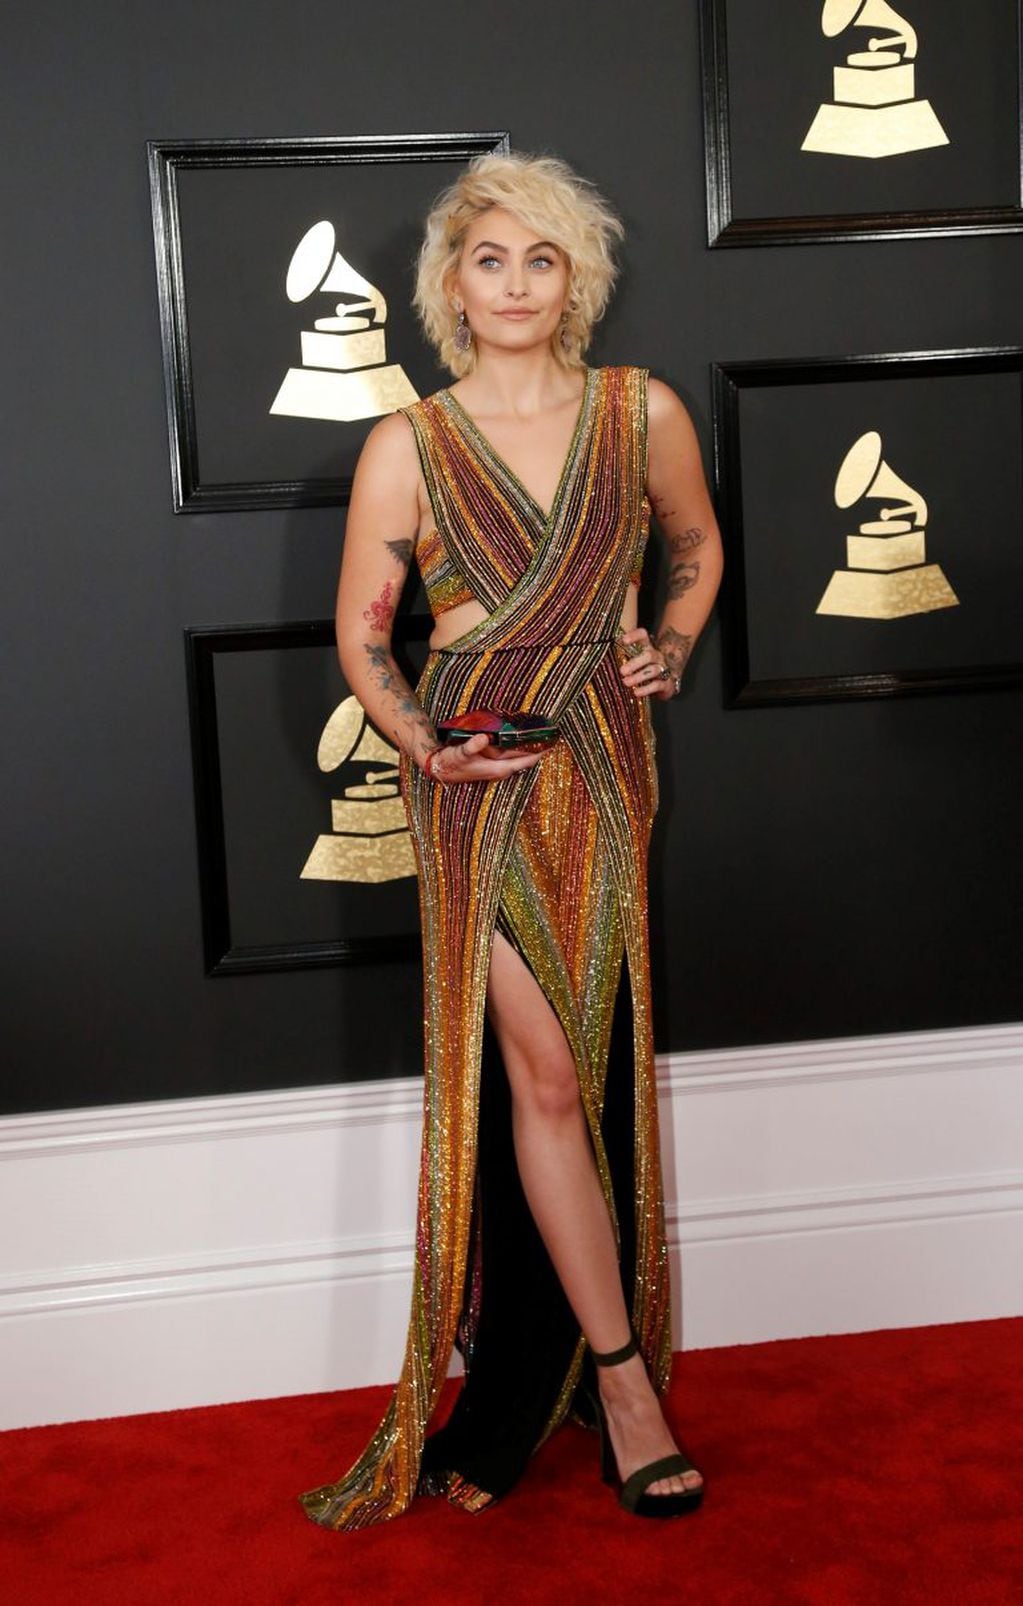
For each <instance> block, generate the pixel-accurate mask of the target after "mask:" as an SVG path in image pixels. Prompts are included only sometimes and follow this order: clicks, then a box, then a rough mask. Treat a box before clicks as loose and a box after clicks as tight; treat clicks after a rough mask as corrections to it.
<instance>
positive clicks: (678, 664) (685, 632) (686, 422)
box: [622, 378, 724, 697]
mask: <svg viewBox="0 0 1023 1606" xmlns="http://www.w3.org/2000/svg"><path fill="white" fill-rule="evenodd" d="M647 493H648V495H649V497H650V502H651V506H652V507H653V510H654V514H655V517H656V519H657V524H658V527H659V528H660V530H661V533H662V535H663V537H664V541H665V544H666V546H667V549H668V589H667V597H666V601H665V606H664V612H663V613H662V615H661V619H660V623H659V624H658V626H657V629H656V630H655V631H654V634H653V638H652V648H648V649H647V650H646V651H641V652H639V653H637V654H636V656H635V657H633V658H631V659H629V660H628V661H627V662H626V663H625V664H624V665H623V668H622V674H623V677H624V678H625V679H626V680H628V681H629V682H630V683H631V684H633V689H634V690H635V691H637V692H638V693H639V694H640V695H653V696H659V697H671V696H673V695H674V692H675V687H674V685H673V683H672V681H671V680H664V679H661V678H659V677H658V678H656V679H653V678H649V677H647V678H644V676H643V674H642V666H643V664H644V663H646V664H650V663H660V662H661V660H663V661H664V662H665V663H666V664H667V666H668V668H669V670H670V671H671V674H672V675H674V676H676V677H678V678H680V677H681V676H682V674H683V672H684V670H685V667H686V664H687V663H688V662H689V657H690V654H691V653H692V650H693V645H694V643H695V641H696V639H697V637H698V636H699V634H700V632H701V631H702V629H703V627H704V625H705V624H706V623H707V620H708V619H709V617H710V611H711V609H712V608H713V606H714V599H715V597H716V596H717V593H718V588H719V586H720V584H721V574H722V570H723V567H724V555H723V552H722V546H721V534H720V531H719V529H718V524H717V519H716V518H715V516H714V507H713V504H712V502H711V499H710V492H709V491H708V489H707V481H706V478H705V475H704V472H703V459H702V457H701V455H700V443H699V440H698V439H697V435H696V431H695V429H694V428H693V424H692V420H691V419H690V417H689V414H688V412H687V411H686V408H685V406H684V404H683V403H682V401H681V400H680V399H679V397H678V396H676V394H675V392H674V391H673V390H672V389H671V387H670V386H669V385H665V384H664V383H663V382H662V381H661V380H659V379H654V378H651V379H650V382H649V404H648V427H647ZM624 639H626V640H629V639H632V640H634V641H637V642H638V641H640V640H642V639H645V640H646V641H648V642H649V641H651V638H650V637H649V636H648V635H647V633H646V631H644V630H641V629H640V630H635V631H629V632H628V634H627V636H626V637H625V638H624Z"/></svg>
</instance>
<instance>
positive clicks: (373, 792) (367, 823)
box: [302, 697, 416, 881]
mask: <svg viewBox="0 0 1023 1606" xmlns="http://www.w3.org/2000/svg"><path fill="white" fill-rule="evenodd" d="M397 757H398V753H397V750H396V749H395V748H393V747H391V746H389V745H388V743H387V742H385V741H384V740H383V739H382V738H381V737H380V736H378V735H377V733H376V731H375V730H374V729H373V727H372V725H371V724H370V723H369V721H368V720H367V718H366V712H365V709H364V708H363V706H362V704H361V703H360V702H359V700H358V698H357V697H346V698H345V699H344V701H343V702H341V703H339V704H338V706H337V707H336V708H335V710H334V712H333V713H332V714H331V716H330V718H329V719H328V721H327V723H326V725H325V726H324V727H323V734H322V736H321V737H320V745H319V747H318V748H317V751H316V762H317V763H318V765H319V767H320V769H321V770H322V771H323V772H324V773H325V774H331V773H332V772H333V771H334V770H339V771H341V777H342V779H344V776H345V774H346V772H347V774H348V775H350V776H351V777H352V779H351V780H350V782H349V784H348V785H347V786H345V788H344V793H343V795H342V796H341V797H335V798H334V799H332V801H331V805H330V812H331V825H332V827H333V830H332V831H331V832H330V834H325V835H323V836H319V837H317V839H316V842H315V843H314V845H313V850H312V852H311V853H310V855H309V857H308V859H307V860H306V862H305V864H304V865H303V866H302V877H303V878H304V879H306V880H310V881H397V880H398V879H399V878H400V877H401V876H406V875H415V874H416V861H415V855H414V853H413V851H412V838H411V837H410V836H409V833H408V821H407V819H406V817H405V805H404V804H403V802H402V800H401V794H400V792H399V790H398V768H397V764H396V762H395V761H396V759H397ZM353 764H381V765H383V766H384V768H382V769H376V770H373V769H370V770H369V771H365V772H362V773H361V775H360V772H359V771H357V770H352V768H351V766H352V765H353ZM357 776H358V777H359V778H358V779H356V777H357Z"/></svg>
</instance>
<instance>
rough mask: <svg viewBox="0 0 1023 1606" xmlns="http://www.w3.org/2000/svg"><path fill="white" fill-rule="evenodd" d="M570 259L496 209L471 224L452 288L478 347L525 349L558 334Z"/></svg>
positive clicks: (533, 231)
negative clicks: (479, 345) (463, 309)
mask: <svg viewBox="0 0 1023 1606" xmlns="http://www.w3.org/2000/svg"><path fill="white" fill-rule="evenodd" d="M567 290H568V261H567V259H566V257H565V255H564V253H563V252H562V251H560V250H559V248H558V247H557V246H556V245H553V244H552V243H551V242H550V241H549V240H543V239H538V238H537V235H536V231H535V229H532V228H529V227H528V226H527V225H526V224H524V223H520V222H519V219H518V218H517V217H516V216H515V214H514V213H513V212H507V211H505V209H504V207H503V206H492V207H491V208H490V210H489V211H487V212H481V213H480V215H479V217H477V218H475V219H474V220H473V222H472V223H471V224H470V226H469V229H468V231H467V233H466V236H465V241H464V244H463V246H462V256H461V260H460V261H459V264H458V271H457V273H456V275H455V279H454V283H453V285H452V301H453V303H454V306H455V309H456V310H457V309H458V308H459V307H460V306H461V307H464V308H465V316H466V320H467V322H468V324H469V328H470V329H471V330H472V332H473V336H474V337H475V339H476V341H477V342H478V343H483V344H489V345H492V346H499V347H501V348H502V349H503V350H505V351H523V350H526V349H527V348H528V347H531V346H535V345H539V344H542V343H543V342H545V341H548V340H550V338H551V336H552V335H554V334H556V333H557V330H558V326H559V323H560V321H561V313H562V309H563V307H564V302H565V295H566V292H567Z"/></svg>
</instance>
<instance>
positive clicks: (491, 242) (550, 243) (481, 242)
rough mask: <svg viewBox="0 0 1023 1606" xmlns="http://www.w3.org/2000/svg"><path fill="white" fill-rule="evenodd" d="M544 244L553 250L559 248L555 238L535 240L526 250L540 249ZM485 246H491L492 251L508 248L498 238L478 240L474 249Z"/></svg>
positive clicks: (477, 249)
mask: <svg viewBox="0 0 1023 1606" xmlns="http://www.w3.org/2000/svg"><path fill="white" fill-rule="evenodd" d="M542 245H545V246H547V248H548V249H549V250H551V251H556V250H557V249H558V247H557V246H556V245H555V244H554V241H553V240H534V241H533V243H532V245H527V246H526V250H527V251H538V250H539V248H540V246H542ZM483 246H487V247H489V249H490V250H491V251H507V249H508V247H507V246H506V245H500V244H499V243H498V242H497V240H478V241H477V242H476V244H475V245H474V246H473V250H474V251H479V250H481V249H482V248H483Z"/></svg>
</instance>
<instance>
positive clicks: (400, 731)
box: [363, 641, 440, 757]
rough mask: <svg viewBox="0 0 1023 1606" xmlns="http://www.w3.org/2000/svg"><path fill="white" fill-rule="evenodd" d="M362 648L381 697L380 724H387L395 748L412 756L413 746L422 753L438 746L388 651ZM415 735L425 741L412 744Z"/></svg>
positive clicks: (380, 645)
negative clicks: (400, 748)
mask: <svg viewBox="0 0 1023 1606" xmlns="http://www.w3.org/2000/svg"><path fill="white" fill-rule="evenodd" d="M363 646H364V649H365V652H366V656H367V658H368V659H369V672H370V675H371V677H372V679H373V680H374V682H375V683H376V685H377V686H378V687H379V688H380V690H381V692H382V693H383V695H384V698H385V708H386V718H385V719H384V720H383V721H382V723H384V724H386V725H387V728H388V730H389V731H390V733H391V735H392V736H393V738H394V740H395V742H396V743H397V744H398V746H399V747H402V748H404V750H405V751H406V752H407V753H408V754H410V756H413V757H414V756H415V749H416V748H417V747H419V748H421V749H422V750H423V751H425V750H426V749H427V748H431V747H439V746H440V743H439V742H438V740H437V732H436V731H435V730H434V728H433V724H432V722H431V720H430V718H429V715H428V714H427V713H426V710H425V709H424V707H423V705H422V703H421V702H420V701H419V699H418V697H417V696H416V694H415V692H414V691H413V690H412V687H411V686H410V685H409V683H408V681H407V680H406V679H405V676H404V675H403V674H402V672H401V670H400V669H399V668H398V665H397V664H396V662H395V660H394V655H393V653H392V652H391V649H390V648H389V647H385V646H384V645H383V643H382V642H373V641H367V642H364V643H363ZM417 733H418V735H419V736H421V737H423V738H425V742H417V741H416V739H415V738H416V735H417ZM403 736H404V738H405V739H404V741H403V740H402V737H403Z"/></svg>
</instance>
